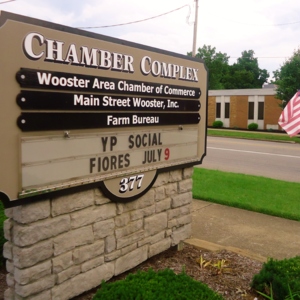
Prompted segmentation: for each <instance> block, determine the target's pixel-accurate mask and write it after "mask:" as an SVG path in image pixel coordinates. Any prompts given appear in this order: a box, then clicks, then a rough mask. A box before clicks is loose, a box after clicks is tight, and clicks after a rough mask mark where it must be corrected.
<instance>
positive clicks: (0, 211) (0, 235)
mask: <svg viewBox="0 0 300 300" xmlns="http://www.w3.org/2000/svg"><path fill="white" fill-rule="evenodd" d="M5 219H6V217H5V214H4V207H3V203H2V201H1V200H0V266H2V264H3V261H4V258H3V256H2V255H3V245H4V243H5V242H6V240H5V238H4V231H3V222H4V221H5Z"/></svg>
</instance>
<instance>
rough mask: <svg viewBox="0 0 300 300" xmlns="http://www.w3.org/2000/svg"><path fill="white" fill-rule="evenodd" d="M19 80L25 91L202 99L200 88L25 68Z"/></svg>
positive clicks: (19, 73) (19, 75)
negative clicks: (61, 91) (31, 89)
mask: <svg viewBox="0 0 300 300" xmlns="http://www.w3.org/2000/svg"><path fill="white" fill-rule="evenodd" d="M16 77H17V81H18V82H19V84H20V85H21V87H23V88H37V89H47V90H48V89H49V90H65V91H80V92H92V93H105V94H107V93H113V94H120V95H129V94H130V95H147V96H154V97H157V96H158V97H159V96H164V97H170V98H171V97H172V98H182V99H199V97H200V96H201V91H200V88H192V87H184V86H178V85H166V84H158V83H151V82H143V81H133V80H125V79H116V78H106V77H96V76H89V75H82V74H72V73H63V72H53V71H42V70H32V69H23V68H22V69H21V70H20V71H19V72H18V73H17V75H16Z"/></svg>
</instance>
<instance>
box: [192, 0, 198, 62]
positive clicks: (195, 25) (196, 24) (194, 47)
mask: <svg viewBox="0 0 300 300" xmlns="http://www.w3.org/2000/svg"><path fill="white" fill-rule="evenodd" d="M195 2H196V9H195V23H194V38H193V51H192V56H193V57H195V56H196V44H197V27H198V0H195Z"/></svg>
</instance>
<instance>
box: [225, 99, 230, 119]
mask: <svg viewBox="0 0 300 300" xmlns="http://www.w3.org/2000/svg"><path fill="white" fill-rule="evenodd" d="M229 114H230V103H229V102H225V119H229Z"/></svg>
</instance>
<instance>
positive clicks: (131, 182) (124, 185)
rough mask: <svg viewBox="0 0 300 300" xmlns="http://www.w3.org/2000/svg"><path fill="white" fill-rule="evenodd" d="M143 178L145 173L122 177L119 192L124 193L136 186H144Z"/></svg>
mask: <svg viewBox="0 0 300 300" xmlns="http://www.w3.org/2000/svg"><path fill="white" fill-rule="evenodd" d="M143 178H144V174H140V175H136V176H130V177H128V178H127V177H125V178H122V179H121V181H120V189H119V192H120V193H122V194H123V193H126V192H127V191H129V192H130V191H132V190H134V189H135V188H137V189H140V188H141V187H142V181H143Z"/></svg>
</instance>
